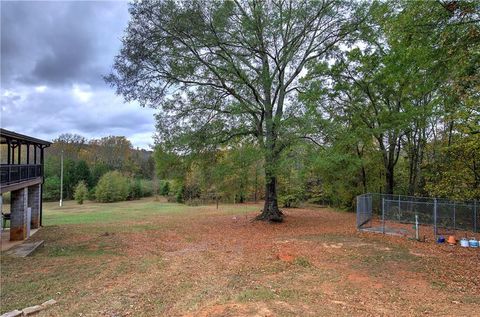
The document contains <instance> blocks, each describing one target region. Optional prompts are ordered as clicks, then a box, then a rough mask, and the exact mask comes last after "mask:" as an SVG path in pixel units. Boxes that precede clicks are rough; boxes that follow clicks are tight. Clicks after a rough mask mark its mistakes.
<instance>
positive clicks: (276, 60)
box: [106, 0, 480, 221]
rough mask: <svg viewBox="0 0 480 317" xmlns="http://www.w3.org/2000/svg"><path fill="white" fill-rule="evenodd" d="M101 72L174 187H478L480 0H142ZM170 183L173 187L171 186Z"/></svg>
mask: <svg viewBox="0 0 480 317" xmlns="http://www.w3.org/2000/svg"><path fill="white" fill-rule="evenodd" d="M130 13H131V21H130V23H129V26H128V28H127V30H126V33H125V36H124V38H123V47H122V49H121V51H120V53H119V55H118V56H117V57H116V59H115V63H114V71H113V72H112V73H111V74H110V75H108V76H107V77H106V80H107V81H108V82H109V83H111V84H112V85H113V86H114V87H116V88H117V92H118V93H119V94H121V95H123V96H124V97H125V99H126V100H138V101H139V102H140V103H141V104H142V105H143V106H151V107H155V108H158V115H157V132H158V133H157V140H156V149H155V162H156V167H157V173H158V176H159V178H161V179H163V180H164V181H163V185H162V186H163V188H164V193H167V192H168V194H169V195H171V196H172V195H173V196H175V197H176V199H177V200H178V201H195V200H197V199H211V200H217V199H223V200H229V201H235V202H242V201H245V200H257V199H265V205H264V209H263V211H262V213H261V214H260V215H259V217H258V219H262V220H271V221H281V220H282V213H281V211H280V210H279V208H278V202H280V204H281V205H283V206H293V205H296V204H298V203H299V202H302V201H310V202H314V203H330V204H334V205H337V206H342V207H345V208H349V207H351V206H352V204H353V203H354V197H355V196H356V195H358V194H360V193H364V192H382V193H395V194H408V195H425V196H437V197H448V198H452V199H478V198H480V155H479V153H480V124H479V120H480V106H479V100H480V89H479V88H480V73H479V70H480V27H479V25H480V3H479V2H477V1H440V0H439V1H367V2H354V3H352V2H350V1H338V0H330V1H313V0H312V1H310V0H305V1H273V0H272V1H213V2H204V1H195V0H191V1H182V2H175V1H148V2H147V1H144V2H137V3H134V4H132V5H131V9H130ZM165 186H167V187H166V189H165Z"/></svg>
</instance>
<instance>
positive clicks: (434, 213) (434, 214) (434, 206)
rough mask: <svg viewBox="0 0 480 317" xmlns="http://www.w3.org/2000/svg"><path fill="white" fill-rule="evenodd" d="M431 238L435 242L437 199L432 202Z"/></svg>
mask: <svg viewBox="0 0 480 317" xmlns="http://www.w3.org/2000/svg"><path fill="white" fill-rule="evenodd" d="M433 238H434V240H435V241H437V198H435V199H434V200H433Z"/></svg>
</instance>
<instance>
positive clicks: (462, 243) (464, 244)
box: [460, 239, 468, 248]
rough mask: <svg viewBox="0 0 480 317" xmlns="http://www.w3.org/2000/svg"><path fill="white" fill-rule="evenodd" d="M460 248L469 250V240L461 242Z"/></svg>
mask: <svg viewBox="0 0 480 317" xmlns="http://www.w3.org/2000/svg"><path fill="white" fill-rule="evenodd" d="M460 246H461V247H464V248H468V240H467V239H462V240H460Z"/></svg>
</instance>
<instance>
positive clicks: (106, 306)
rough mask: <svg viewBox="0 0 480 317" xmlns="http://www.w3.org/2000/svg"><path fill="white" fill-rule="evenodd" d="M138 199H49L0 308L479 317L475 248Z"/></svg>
mask: <svg viewBox="0 0 480 317" xmlns="http://www.w3.org/2000/svg"><path fill="white" fill-rule="evenodd" d="M260 208H261V206H260V205H254V204H238V205H220V208H219V209H218V210H217V209H216V208H215V206H198V207H189V206H184V205H179V204H172V203H166V202H159V201H155V200H154V199H142V200H140V201H133V202H121V203H112V204H97V203H92V202H87V203H86V204H84V205H77V204H76V203H74V202H70V201H68V202H66V203H65V206H64V207H62V208H59V207H58V205H57V203H45V204H44V228H42V230H40V231H39V232H38V233H37V234H36V235H35V236H33V237H32V240H45V244H44V246H43V247H42V248H41V249H39V250H38V251H37V252H36V253H35V254H33V255H32V256H30V257H27V258H21V259H20V258H11V257H9V256H6V255H5V254H2V256H1V303H0V304H1V305H0V312H1V313H3V312H6V311H9V310H13V309H21V308H24V307H26V306H32V305H36V304H40V303H42V302H44V301H46V300H48V299H50V298H53V299H55V300H57V301H58V304H57V305H55V306H53V307H51V308H49V309H48V310H46V311H44V312H41V313H40V314H39V316H172V315H174V316H178V315H180V316H379V315H386V316H392V315H396V316H416V315H418V316H420V315H434V316H453V315H455V316H479V315H480V295H479V294H480V278H479V274H478V273H474V272H478V263H479V260H480V252H479V251H478V250H472V249H460V248H458V247H453V248H452V247H448V246H445V245H436V244H434V243H433V242H426V243H419V242H414V241H409V240H406V239H403V238H398V237H383V236H381V235H374V234H366V233H358V232H356V230H355V215H354V214H350V213H345V212H336V211H333V210H329V209H287V210H285V212H286V214H287V217H286V221H285V223H283V224H274V225H272V224H267V223H260V222H251V219H252V218H253V216H254V215H255V214H256V213H257V212H258V210H259V209H260Z"/></svg>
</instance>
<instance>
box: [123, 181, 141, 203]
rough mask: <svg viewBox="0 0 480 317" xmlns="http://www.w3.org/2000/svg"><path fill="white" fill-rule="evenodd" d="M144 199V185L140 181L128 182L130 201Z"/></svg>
mask: <svg viewBox="0 0 480 317" xmlns="http://www.w3.org/2000/svg"><path fill="white" fill-rule="evenodd" d="M142 197H143V192H142V184H141V183H140V180H139V179H133V180H129V182H128V197H127V198H128V199H129V200H135V199H140V198H142Z"/></svg>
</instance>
